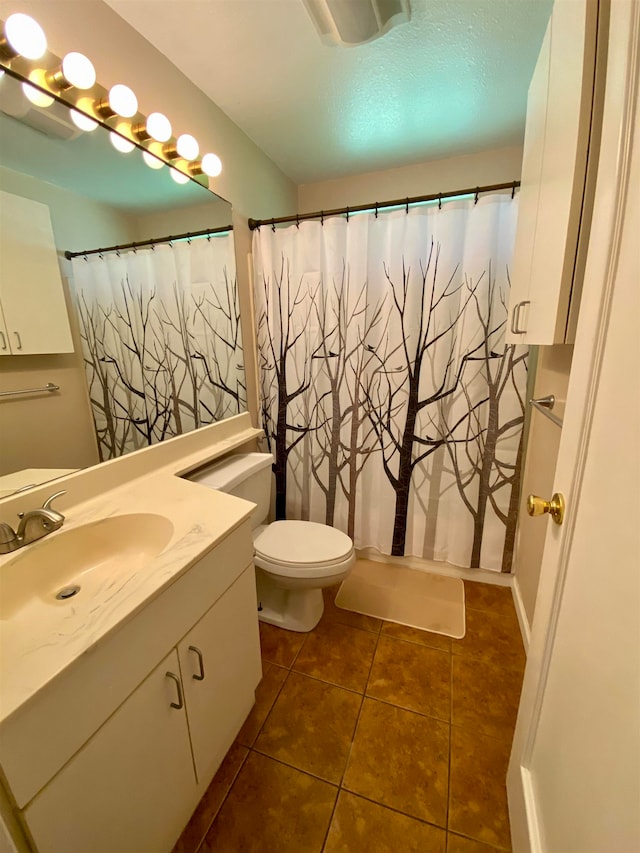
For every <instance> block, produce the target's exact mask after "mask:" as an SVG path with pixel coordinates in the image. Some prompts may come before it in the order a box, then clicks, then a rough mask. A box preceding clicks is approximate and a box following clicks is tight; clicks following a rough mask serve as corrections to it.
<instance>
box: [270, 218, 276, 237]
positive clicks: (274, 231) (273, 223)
mask: <svg viewBox="0 0 640 853" xmlns="http://www.w3.org/2000/svg"><path fill="white" fill-rule="evenodd" d="M271 230H272V231H273V233H274V234H275V233H276V221H275V219H272V220H271Z"/></svg>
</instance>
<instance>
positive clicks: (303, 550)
mask: <svg viewBox="0 0 640 853" xmlns="http://www.w3.org/2000/svg"><path fill="white" fill-rule="evenodd" d="M272 464H273V457H272V456H271V454H270V453H242V454H238V455H236V456H228V457H227V458H226V459H224V460H223V461H222V462H218V463H215V464H213V465H211V466H210V467H209V468H205V469H203V470H201V471H197V472H196V473H194V474H191V475H189V479H190V480H192V481H193V482H196V483H202V484H203V485H205V486H209V488H211V489H218V490H219V491H221V492H226V493H227V494H230V495H236V497H239V498H245V499H246V500H249V501H253V503H255V504H257V505H258V506H257V507H256V509H255V510H254V512H253V518H252V528H253V545H254V550H255V557H254V561H255V565H256V587H257V592H258V607H259V612H258V618H259V619H260V620H261V621H262V622H268V623H269V624H270V625H277V626H278V627H280V628H287V629H288V630H289V631H311V630H312V629H313V628H315V626H316V625H317V624H318V622H319V621H320V617H321V616H322V612H323V610H324V600H323V597H322V587H325V586H332V585H333V584H335V583H339V582H340V581H342V580H344V579H345V578H346V577H347V575H348V574H349V572H350V571H351V567H352V566H353V564H354V563H355V560H356V555H355V551H354V548H353V542H352V541H351V539H350V538H349V537H348V536H347V535H346V534H345V533H342V532H341V531H340V530H336V529H335V528H333V527H328V526H327V525H326V524H316V523H315V522H313V521H274V522H272V523H271V524H264V523H263V522H264V521H265V520H266V519H267V518H268V515H269V505H270V499H271V466H272Z"/></svg>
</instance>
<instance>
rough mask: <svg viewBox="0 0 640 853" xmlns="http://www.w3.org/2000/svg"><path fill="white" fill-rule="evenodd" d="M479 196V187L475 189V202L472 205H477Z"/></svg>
mask: <svg viewBox="0 0 640 853" xmlns="http://www.w3.org/2000/svg"><path fill="white" fill-rule="evenodd" d="M479 195H480V187H476V197H475V201H474V202H473V203H474V204H477V203H478V196H479Z"/></svg>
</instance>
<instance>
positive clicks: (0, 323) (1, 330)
mask: <svg viewBox="0 0 640 853" xmlns="http://www.w3.org/2000/svg"><path fill="white" fill-rule="evenodd" d="M0 280H2V260H1V258H0ZM0 355H11V348H10V346H9V333H8V331H7V324H6V323H5V322H4V315H3V313H2V303H0Z"/></svg>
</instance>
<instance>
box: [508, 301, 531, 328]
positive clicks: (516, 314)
mask: <svg viewBox="0 0 640 853" xmlns="http://www.w3.org/2000/svg"><path fill="white" fill-rule="evenodd" d="M524 305H531V301H530V300H529V299H525V300H524V301H523V302H518V304H517V305H516V307H515V308H514V309H513V314H512V315H511V333H512V334H514V335H524V334H526V332H527V330H526V329H521V328H519V326H520V309H521V308H522V307H523V306H524Z"/></svg>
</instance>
